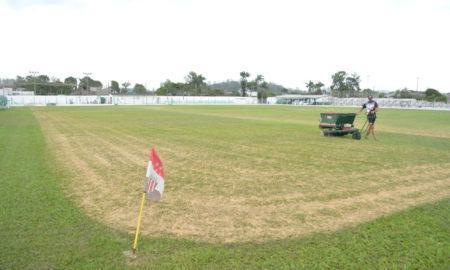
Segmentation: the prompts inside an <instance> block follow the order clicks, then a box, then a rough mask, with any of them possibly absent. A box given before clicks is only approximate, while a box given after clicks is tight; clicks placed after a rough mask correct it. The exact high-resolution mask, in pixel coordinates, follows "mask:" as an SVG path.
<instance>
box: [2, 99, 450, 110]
mask: <svg viewBox="0 0 450 270" xmlns="http://www.w3.org/2000/svg"><path fill="white" fill-rule="evenodd" d="M102 97H103V98H104V99H105V103H104V104H102V103H101V98H102ZM7 98H8V103H9V104H8V105H9V106H46V105H57V106H89V105H252V104H258V100H257V98H256V97H194V96H185V97H183V96H7ZM324 101H327V102H330V103H331V106H349V107H359V106H361V105H362V104H363V103H364V102H365V101H367V99H365V98H334V97H328V98H326V100H324ZM376 101H377V102H378V104H379V105H380V107H384V108H411V109H420V108H421V109H435V110H439V109H443V110H450V104H446V103H441V102H436V103H433V102H427V101H420V100H415V99H392V98H379V99H376ZM267 103H268V104H276V97H270V98H268V99H267ZM292 105H294V106H295V105H300V106H301V105H305V104H291V106H292ZM287 106H290V105H287ZM313 106H314V105H313Z"/></svg>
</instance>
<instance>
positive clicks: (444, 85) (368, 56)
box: [0, 0, 450, 91]
mask: <svg viewBox="0 0 450 270" xmlns="http://www.w3.org/2000/svg"><path fill="white" fill-rule="evenodd" d="M11 2H12V1H2V0H0V29H1V33H2V36H3V38H2V41H1V42H0V59H1V61H0V76H1V77H6V76H15V75H16V74H26V73H27V72H28V71H29V70H39V71H40V72H41V73H47V74H52V75H55V76H57V77H61V78H63V77H65V76H69V75H75V76H79V77H80V76H82V73H83V72H85V71H89V72H92V73H93V74H94V77H96V78H99V79H101V80H103V81H108V80H111V79H116V80H119V81H124V80H130V81H132V82H143V83H146V84H147V85H148V86H152V87H157V86H158V85H159V83H160V82H161V81H164V80H165V79H167V78H170V79H174V80H182V79H183V78H184V76H185V74H187V73H188V72H189V71H190V70H195V71H197V72H200V73H203V74H204V75H205V76H206V77H207V78H208V80H210V81H219V80H223V79H227V78H234V79H237V78H238V74H239V72H240V71H241V70H243V69H245V70H248V71H250V73H252V74H256V73H262V74H264V75H265V77H266V79H268V80H271V81H275V82H279V83H282V84H285V85H287V86H290V87H300V88H304V82H305V81H307V80H309V79H313V80H322V81H324V82H325V83H326V84H329V82H330V76H331V74H332V73H334V72H336V71H337V70H341V69H344V70H347V71H350V72H357V73H359V74H360V75H361V78H362V80H363V83H362V86H363V87H366V86H367V87H373V86H375V88H376V89H397V88H401V87H405V86H406V87H409V88H412V89H415V87H416V77H420V88H421V89H422V90H423V89H424V88H426V87H434V88H437V89H440V90H442V91H450V80H449V79H448V77H447V76H448V74H447V73H448V71H447V70H448V68H446V67H447V65H448V63H450V53H449V52H448V48H449V47H450V38H449V37H448V34H447V32H448V30H449V29H448V26H449V25H450V4H449V2H448V1H425V0H423V1H357V0H345V1H333V0H321V1H289V0H278V1H275V0H273V1H261V0H260V1H256V0H248V1H238V0H228V1H225V0H223V1H206V0H169V1H163V0H157V1H143V0H142V1H141V0H135V1H122V0H115V1H106V0H100V1H87V0H78V1H77V0H70V1H52V0H34V1H31V0H28V1H25V0H21V1H19V2H16V1H14V2H15V3H16V4H14V5H11ZM367 81H368V82H367Z"/></svg>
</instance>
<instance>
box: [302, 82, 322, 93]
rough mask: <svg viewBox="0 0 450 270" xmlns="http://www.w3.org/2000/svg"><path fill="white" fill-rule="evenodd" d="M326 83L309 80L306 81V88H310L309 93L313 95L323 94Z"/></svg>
mask: <svg viewBox="0 0 450 270" xmlns="http://www.w3.org/2000/svg"><path fill="white" fill-rule="evenodd" d="M324 86H325V85H324V84H323V83H322V82H320V81H317V82H313V81H309V82H307V83H306V88H308V93H309V94H313V95H322V94H323V90H322V87H324Z"/></svg>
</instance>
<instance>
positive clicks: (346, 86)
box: [330, 71, 361, 97]
mask: <svg viewBox="0 0 450 270" xmlns="http://www.w3.org/2000/svg"><path fill="white" fill-rule="evenodd" d="M331 79H332V84H331V87H330V88H331V94H332V95H333V96H337V97H352V96H355V94H356V93H358V92H359V91H360V90H361V89H360V87H359V83H360V82H361V79H360V77H359V75H358V74H356V73H353V74H352V75H348V74H347V72H345V71H338V72H336V73H335V74H333V75H332V76H331Z"/></svg>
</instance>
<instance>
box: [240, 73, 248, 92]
mask: <svg viewBox="0 0 450 270" xmlns="http://www.w3.org/2000/svg"><path fill="white" fill-rule="evenodd" d="M239 74H240V75H241V89H242V96H243V97H245V96H246V90H247V83H248V82H247V78H248V77H250V73H248V72H247V71H241V73H239Z"/></svg>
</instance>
